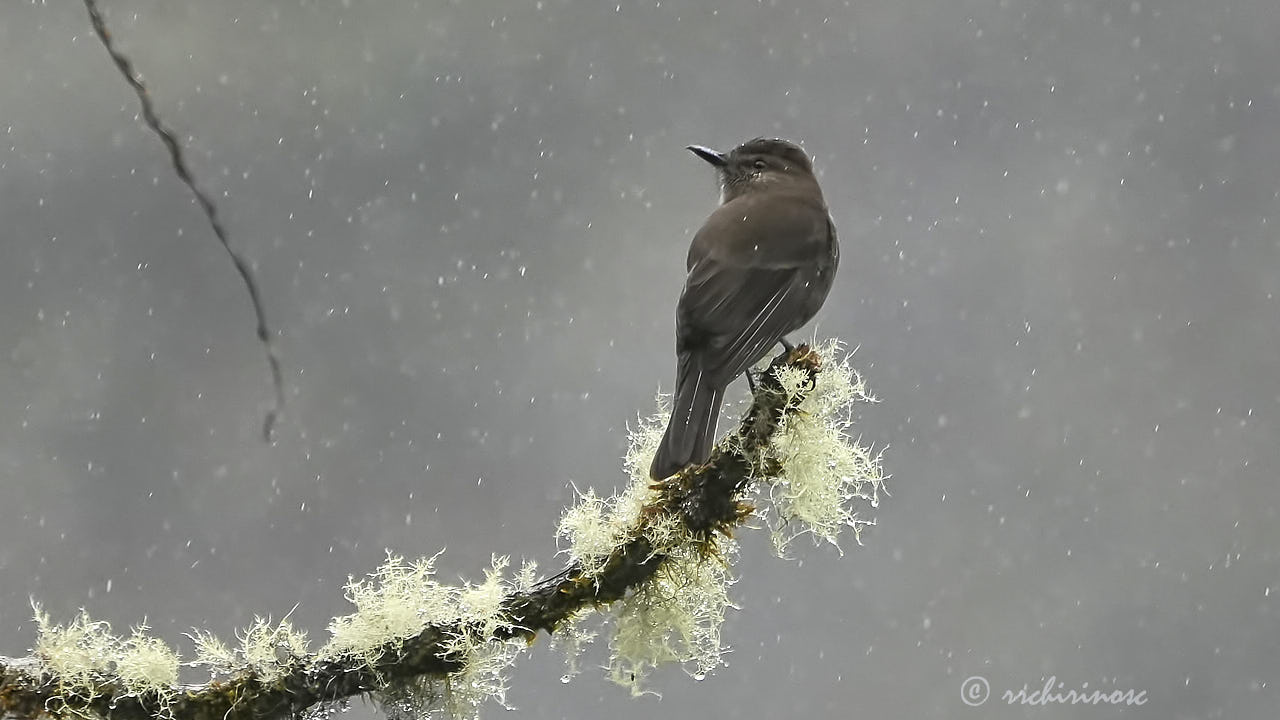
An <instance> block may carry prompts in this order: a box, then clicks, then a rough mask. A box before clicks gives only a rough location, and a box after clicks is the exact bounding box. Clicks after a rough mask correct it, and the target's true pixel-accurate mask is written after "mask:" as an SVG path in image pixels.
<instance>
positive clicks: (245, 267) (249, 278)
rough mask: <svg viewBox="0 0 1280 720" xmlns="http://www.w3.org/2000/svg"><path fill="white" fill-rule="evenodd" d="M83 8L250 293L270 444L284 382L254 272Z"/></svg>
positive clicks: (98, 16)
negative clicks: (271, 396)
mask: <svg viewBox="0 0 1280 720" xmlns="http://www.w3.org/2000/svg"><path fill="white" fill-rule="evenodd" d="M84 6H85V9H86V10H88V11H89V21H90V22H91V23H93V30H94V32H96V33H97V34H98V39H100V40H101V41H102V46H103V47H104V48H106V50H107V54H109V55H110V56H111V59H112V60H113V61H114V62H115V64H116V67H117V68H119V69H120V74H121V75H123V76H124V79H125V81H126V82H128V83H129V86H130V87H132V88H133V91H134V92H135V93H137V95H138V102H139V103H141V105H142V119H143V120H144V121H145V122H146V123H147V127H149V128H151V129H152V130H153V131H155V133H156V135H158V136H160V139H161V140H162V141H163V142H164V145H165V147H166V148H168V149H169V157H170V159H171V160H172V161H173V169H174V171H175V172H177V173H178V177H179V178H180V179H181V180H182V182H184V183H186V185H187V187H188V188H190V190H191V193H192V194H193V195H195V196H196V200H197V201H198V202H199V203H200V207H201V208H202V209H203V210H204V214H205V217H206V218H208V220H209V226H210V227H211V228H213V234H214V235H216V236H217V237H218V241H219V242H221V243H222V249H223V250H226V252H227V255H228V256H230V257H231V263H232V264H233V265H235V267H236V271H237V272H239V273H240V279H241V280H243V281H244V286H245V288H246V289H247V290H248V291H249V301H250V302H251V303H252V304H253V312H254V315H255V316H256V318H257V321H258V340H259V341H260V342H261V343H262V347H263V349H264V350H265V351H266V354H267V365H268V367H269V368H270V370H271V383H272V387H273V388H274V390H275V406H274V407H273V408H272V409H271V410H270V411H269V412H268V413H267V416H266V419H265V420H264V421H263V423H262V437H263V439H264V440H265V441H266V442H271V434H272V430H273V429H274V427H275V424H276V420H277V419H279V416H280V412H281V411H282V409H283V408H284V379H283V377H282V375H281V372H280V359H279V357H277V356H276V351H275V346H274V345H273V343H272V342H271V332H270V331H269V330H268V329H267V316H266V313H265V312H264V311H263V308H262V297H261V295H260V293H259V292H258V283H257V281H256V280H255V279H254V277H253V269H252V268H251V267H250V266H249V263H248V262H247V261H246V260H245V259H244V257H242V256H241V255H240V254H239V253H237V252H236V251H235V250H234V249H232V247H231V243H230V242H229V241H228V240H227V231H226V229H225V228H224V227H223V226H222V221H221V220H219V219H218V208H217V206H216V205H214V204H213V199H212V198H210V197H209V195H208V194H207V193H205V192H204V190H201V189H200V186H198V185H197V184H196V181H195V176H193V175H192V174H191V169H190V168H189V167H188V166H187V160H186V156H185V155H184V154H183V151H182V145H180V144H179V143H178V138H177V135H175V134H174V132H173V130H171V129H170V128H169V127H168V126H166V125H165V124H164V122H163V121H162V120H161V119H160V116H159V115H157V114H156V109H155V105H154V104H152V102H151V96H150V94H149V93H148V92H147V87H146V85H143V83H142V79H141V78H140V77H138V74H137V72H135V71H134V69H133V63H132V62H131V61H130V60H129V58H128V57H127V56H126V55H125V54H124V53H122V52H120V50H119V49H118V48H117V47H116V46H115V43H114V42H113V41H112V39H111V33H110V31H108V30H107V24H106V20H105V19H104V18H103V16H102V12H101V11H100V10H99V9H98V2H97V0H84Z"/></svg>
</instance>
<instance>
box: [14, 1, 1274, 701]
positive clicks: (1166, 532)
mask: <svg viewBox="0 0 1280 720" xmlns="http://www.w3.org/2000/svg"><path fill="white" fill-rule="evenodd" d="M103 9H104V11H105V12H106V14H107V21H108V23H109V26H110V27H111V29H112V30H113V32H114V35H115V38H116V40H117V42H118V43H119V45H120V47H121V49H122V50H123V51H124V52H125V53H127V54H128V55H129V56H130V57H131V58H132V59H133V60H134V62H135V63H136V66H137V68H138V69H139V71H140V72H141V73H142V75H143V77H144V79H145V81H146V83H147V84H148V86H149V88H150V89H151V92H152V95H153V97H154V99H155V102H156V103H157V107H158V110H159V112H160V113H161V115H162V117H163V118H164V119H165V120H166V122H167V123H168V124H169V125H170V126H172V127H173V128H174V129H175V130H176V131H177V132H178V134H179V136H180V137H181V138H183V140H184V142H185V144H186V146H187V150H188V158H189V161H190V163H191V165H192V167H193V170H194V172H195V174H196V176H197V180H198V182H199V183H200V184H201V185H202V186H203V187H204V188H205V189H206V190H208V191H209V192H210V193H212V194H213V195H214V196H215V198H216V200H217V202H218V204H219V209H220V212H221V214H222V218H223V220H224V221H225V223H226V224H227V227H228V230H229V232H230V235H231V241H232V243H233V245H234V246H235V247H236V248H237V249H238V250H239V251H241V252H242V253H243V254H244V255H245V256H246V257H248V258H249V259H250V260H251V261H252V262H253V263H255V265H256V268H257V276H258V280H259V282H260V284H261V288H262V293H263V301H264V303H265V307H266V312H267V318H268V321H269V323H270V325H271V327H272V329H273V330H274V331H275V332H276V345H277V348H278V351H279V353H280V356H281V359H282V362H283V365H284V375H285V381H286V385H287V393H288V405H287V406H286V408H285V414H284V416H283V418H282V421H281V423H280V424H279V426H278V430H277V438H278V442H277V443H276V444H274V445H270V446H268V445H266V444H264V443H263V442H262V441H261V439H260V437H259V431H260V427H261V422H262V417H263V414H264V412H265V411H266V410H267V409H268V408H269V407H270V402H271V388H270V385H269V381H268V374H267V368H266V363H265V359H264V357H263V352H262V348H261V347H260V346H259V345H258V343H257V340H256V338H255V336H254V325H253V323H254V318H253V315H252V309H251V307H250V305H249V302H248V297H247V295H246V292H245V289H244V287H243V286H242V284H241V283H240V280H239V278H238V276H237V275H236V274H235V271H234V268H233V267H232V265H231V263H230V262H229V260H228V258H227V256H226V255H225V253H224V252H223V250H222V248H221V247H220V246H219V245H218V244H217V241H216V239H215V238H214V237H213V235H212V233H211V232H210V231H209V228H208V226H207V224H206V222H205V219H204V217H203V215H202V214H201V213H200V210H199V208H198V206H197V205H196V204H195V203H194V202H193V200H192V198H191V196H190V194H189V192H188V191H187V189H186V188H185V187H184V186H183V185H182V184H181V183H180V182H179V181H178V179H177V178H176V176H175V175H174V173H173V171H172V169H171V167H170V165H169V160H168V157H167V154H166V153H165V150H164V148H163V146H162V144H161V143H160V141H159V140H158V138H156V137H155V136H154V135H153V134H152V133H151V132H150V131H149V130H148V129H147V128H145V127H144V126H143V125H142V124H141V123H140V122H139V119H138V117H137V114H138V104H137V100H136V98H135V97H134V95H133V94H132V92H131V91H130V89H129V87H128V86H127V85H126V84H125V82H124V80H123V79H122V78H121V77H120V75H119V74H118V72H117V70H116V69H115V67H114V66H112V65H111V64H110V60H109V58H108V56H107V55H106V53H105V51H104V50H103V48H102V47H101V46H100V44H99V42H98V40H97V38H96V37H94V36H93V35H92V31H91V29H90V26H89V23H88V19H87V16H86V14H85V11H84V8H83V6H82V5H81V4H80V3H76V2H50V3H43V2H39V3H36V2H9V3H6V4H5V5H4V7H3V9H2V10H0V59H2V60H3V63H4V68H5V69H4V72H3V73H0V135H2V138H0V139H2V141H3V142H2V143H0V654H7V655H23V654H26V652H27V650H28V648H30V647H31V645H32V643H33V641H34V627H33V623H32V622H31V620H30V617H31V609H30V605H29V600H30V598H35V599H37V600H39V601H40V602H41V603H42V604H43V605H44V606H45V607H46V609H47V610H49V611H50V612H51V613H52V615H53V616H54V617H55V618H56V619H59V620H62V621H67V620H70V619H71V618H72V617H73V616H74V614H75V613H76V612H77V610H78V609H79V608H81V607H84V608H86V609H87V610H88V611H89V612H90V613H91V614H92V615H93V616H94V617H96V618H99V619H103V620H108V621H111V622H112V623H113V625H114V626H115V628H116V629H117V631H127V629H128V628H129V627H130V626H131V625H133V624H138V623H141V622H143V621H145V622H147V623H148V624H149V625H150V626H151V627H152V628H153V632H154V633H155V634H156V635H158V636H160V637H163V638H164V639H166V640H167V641H168V642H170V643H171V644H176V645H178V646H179V647H181V648H183V649H184V650H186V651H189V649H190V644H189V642H188V641H187V640H186V638H184V637H183V635H182V633H184V632H187V631H188V630H189V629H190V628H191V627H200V628H207V629H210V630H212V631H214V632H215V633H216V634H218V635H219V636H221V637H223V638H224V639H230V638H232V637H233V636H234V632H235V629H236V628H239V627H243V626H245V625H247V624H249V623H250V622H251V621H252V619H253V617H254V616H255V615H264V616H266V615H270V616H272V617H274V618H279V617H281V616H283V615H285V614H286V613H288V612H290V611H291V610H292V616H291V619H292V620H293V622H294V623H295V624H296V625H297V626H300V627H302V628H306V629H308V630H309V631H310V633H311V636H312V639H313V645H316V644H319V643H320V642H322V641H323V639H324V637H325V625H326V623H327V621H328V619H329V618H331V617H332V616H334V615H338V614H342V613H346V612H348V611H349V610H350V606H349V605H347V603H346V602H345V601H344V599H343V595H342V589H341V588H342V584H343V583H344V582H345V581H346V579H347V577H348V576H349V575H356V576H360V575H363V574H364V573H367V572H369V571H371V570H373V569H374V568H375V567H376V566H377V564H378V563H379V562H381V561H382V560H383V559H384V557H385V552H386V549H391V550H393V551H395V552H397V553H401V554H404V555H407V556H409V557H417V556H419V555H430V554H433V553H435V552H436V551H437V550H439V549H441V548H447V552H446V553H445V554H444V555H443V556H442V557H441V559H440V561H439V568H440V577H441V579H442V580H445V581H456V580H458V579H459V578H469V579H479V578H480V577H481V576H482V571H483V568H484V567H487V565H488V561H489V557H490V555H491V554H492V553H497V554H511V555H512V556H514V558H515V559H517V560H518V559H520V558H533V559H537V560H538V561H539V563H540V564H541V566H542V567H543V568H544V569H545V570H547V571H548V572H550V571H553V570H555V569H558V567H559V563H560V561H561V560H562V558H557V557H555V555H554V553H555V552H556V545H555V541H554V537H553V531H554V527H555V524H556V522H557V521H558V519H559V516H560V513H561V512H562V510H563V508H565V507H566V506H567V505H568V504H569V503H571V502H572V501H573V498H574V497H575V492H574V490H573V485H576V486H577V487H578V488H582V489H585V488H586V487H593V488H595V489H596V490H597V491H600V492H604V493H606V494H607V493H609V492H611V491H612V490H613V489H614V487H615V486H619V485H621V484H622V483H623V481H624V476H623V474H622V471H621V461H620V458H621V456H622V454H623V452H624V450H625V447H626V433H627V427H628V424H631V425H634V423H635V421H636V419H637V417H638V416H640V415H648V414H650V413H651V412H653V410H654V408H655V394H656V393H657V392H658V391H659V390H662V391H668V392H669V391H670V390H671V383H672V380H673V378H674V358H673V348H672V346H673V312H674V305H675V301H676V297H677V295H678V293H679V290H680V287H681V284H682V282H683V271H684V255H685V252H686V250H687V247H688V242H689V240H690V237H691V232H692V231H693V230H694V229H696V228H697V227H698V225H700V224H701V222H702V220H703V218H704V217H705V216H706V215H707V213H709V212H710V211H711V209H712V208H713V207H714V204H715V202H716V189H715V186H714V178H713V174H712V172H711V170H710V168H708V167H707V166H706V165H705V164H704V163H702V162H700V161H699V160H698V159H697V158H695V157H693V156H692V155H690V154H689V153H688V152H686V151H685V150H684V149H683V148H684V146H685V145H687V144H689V143H702V144H707V145H713V146H716V147H719V148H722V149H727V148H729V147H731V146H733V145H735V144H737V143H738V142H741V141H742V140H745V139H747V138H749V137H753V136H757V135H770V136H773V135H778V136H783V137H787V138H791V139H795V140H798V141H802V142H803V143H804V145H805V147H806V149H807V150H808V151H809V152H810V153H812V154H813V155H814V156H815V160H816V165H817V167H818V169H819V172H820V173H821V176H820V177H821V181H822V183H823V187H824V189H825V192H826V195H827V199H828V202H829V204H830V205H831V209H832V214H833V217H834V218H835V222H836V226H837V228H838V229H839V232H840V239H841V243H842V266H841V269H840V274H839V275H838V277H837V279H836V286H835V288H834V290H833V292H832V294H831V296H830V298H829V299H828V301H827V304H826V307H825V308H824V310H823V311H822V312H821V313H820V314H819V316H818V319H817V321H816V327H817V330H816V332H817V335H818V336H819V337H830V336H835V337H839V338H841V339H843V340H844V341H845V342H847V343H849V344H850V346H860V347H859V349H858V351H857V354H856V356H855V358H856V359H855V364H856V365H857V366H858V367H859V368H860V369H861V370H862V371H863V372H864V373H865V374H866V377H867V380H868V382H869V384H870V386H871V388H872V389H873V391H874V392H875V393H876V394H877V395H878V396H879V397H880V399H881V400H882V402H880V403H879V404H876V405H872V406H867V407H865V408H863V411H862V414H861V420H860V424H859V425H858V427H857V431H858V432H860V433H861V434H862V437H863V440H864V441H866V442H870V443H873V444H875V445H876V446H877V447H880V446H886V445H887V446H888V451H887V453H886V455H885V463H886V465H885V467H886V471H887V472H889V473H892V476H893V477H892V478H891V479H890V480H889V481H888V488H889V491H890V492H891V493H892V497H890V498H887V499H885V501H884V502H882V503H881V504H880V507H879V509H878V511H877V515H876V518H877V520H878V523H879V524H878V526H877V527H874V528H871V529H870V530H869V531H868V532H866V533H865V534H864V541H865V547H857V546H856V545H855V544H854V543H853V541H852V537H851V536H850V537H849V538H847V539H846V541H845V543H844V544H843V549H844V551H845V552H844V555H843V557H842V556H840V555H839V554H838V553H837V552H836V551H835V550H834V549H832V548H830V547H821V548H811V547H809V546H808V544H807V543H802V544H800V545H798V546H797V549H796V551H795V553H794V555H795V557H794V558H793V559H790V560H779V559H777V558H775V557H773V556H772V554H771V552H770V548H769V544H768V538H767V533H764V532H758V531H757V532H752V531H745V532H744V533H743V534H742V535H741V539H742V540H743V545H744V546H743V552H742V555H741V557H740V560H739V563H738V564H737V566H736V569H737V571H738V573H739V578H740V579H739V582H738V583H737V584H736V585H735V586H734V588H733V597H734V598H735V600H736V601H737V602H738V604H739V605H741V607H742V609H741V611H739V612H736V613H732V614H731V615H730V617H729V618H728V621H727V623H726V626H725V628H724V640H725V641H726V643H727V644H729V645H730V646H732V648H733V652H732V653H731V654H730V655H729V656H728V663H729V664H728V666H727V667H722V668H720V669H718V670H717V671H716V672H715V673H714V674H713V675H711V676H709V677H708V678H707V679H706V680H704V681H701V682H695V681H694V680H692V679H690V678H689V677H688V676H687V675H685V674H684V673H683V672H682V671H680V670H679V669H675V668H669V669H667V670H665V671H663V672H659V673H658V674H657V676H656V678H655V686H654V689H656V690H658V691H659V692H661V693H662V695H663V697H662V699H661V700H659V699H657V698H655V697H645V698H642V699H638V700H633V699H631V698H630V697H629V696H628V694H627V691H626V690H625V689H622V688H618V687H616V686H614V685H613V684H611V683H610V682H609V681H608V680H607V679H606V678H605V677H604V673H603V672H602V671H599V670H597V669H595V667H594V665H595V664H598V663H600V662H602V661H603V659H604V655H603V650H602V649H601V648H599V647H597V648H596V649H595V650H593V651H591V653H589V654H588V656H587V657H586V659H585V664H586V666H587V668H586V671H585V672H584V673H583V674H582V675H581V676H579V677H578V678H576V679H575V680H574V681H573V682H572V683H569V684H561V683H560V682H559V678H560V675H561V674H562V673H563V672H564V666H563V663H562V661H561V658H560V656H559V655H558V653H556V652H551V651H548V650H547V649H546V645H547V643H546V642H545V639H543V640H540V641H539V643H538V645H537V646H536V647H535V648H534V650H533V652H532V653H531V655H528V656H526V657H524V658H523V659H522V660H521V661H520V662H519V663H518V665H517V666H516V668H515V670H514V672H513V673H512V675H511V678H512V688H511V691H510V693H509V694H508V702H509V703H510V704H511V705H513V706H515V707H516V708H518V711H517V712H516V713H514V714H512V715H511V717H520V718H583V717H598V716H601V715H604V714H607V715H608V716H610V717H613V718H618V719H619V720H623V719H628V718H649V717H653V716H655V715H657V714H664V715H670V716H673V717H694V716H701V715H705V714H707V713H714V714H715V715H716V716H721V717H727V718H761V717H772V716H792V715H794V716H796V717H812V718H852V717H874V716H879V717H904V718H905V717H920V718H924V717H960V718H963V717H1011V718H1012V717H1029V718H1068V717H1070V718H1080V717H1089V718H1093V717H1097V718H1109V717H1118V716H1121V715H1123V716H1124V717H1141V718H1147V717H1149V718H1162V719H1164V718H1217V717H1222V718H1262V717H1274V712H1275V708H1276V707H1277V705H1278V704H1280V692H1278V691H1277V689H1276V683H1277V682H1280V525H1278V524H1277V517H1276V516H1277V511H1278V509H1280V490H1278V489H1277V484H1276V483H1277V478H1276V469H1277V467H1278V466H1280V465H1278V463H1280V443H1277V442H1276V438H1277V434H1278V433H1280V426H1278V422H1277V418H1278V415H1280V377H1278V373H1277V356H1278V355H1280V328H1278V327H1277V317H1278V315H1277V313H1278V310H1280V298H1278V297H1277V294H1280V245H1278V244H1277V240H1276V228H1275V226H1276V224H1277V223H1278V222H1280V199H1278V194H1280V73H1277V68H1280V44H1277V43H1276V42H1275V38H1276V37H1277V36H1280V7H1278V6H1276V5H1275V4H1274V3H1273V2H1269V1H1264V0H1256V1H1255V0H1231V1H1227V2H1217V3H1215V2H1193V1H1191V0H1169V1H1165V2H1153V1H1150V0H1146V1H1141V2H1140V1H1137V0H1135V1H1133V2H1128V1H1126V0H1121V1H1110V2H1108V1H1084V2H1080V1H1067V2H1052V3H1043V2H1032V1H1029V0H959V1H952V0H931V1H925V0H864V1H860V2H827V1H825V0H823V1H820V2H809V3H790V2H781V1H779V2H767V1H766V2H743V3H712V4H694V3H680V2H668V1H662V2H657V1H655V0H648V1H646V2H631V1H629V0H628V1H624V2H621V3H615V2H607V3H592V2H585V1H583V0H577V1H571V0H528V1H525V0H521V1H520V2H488V1H480V0H473V1H469V2H444V1H443V0H441V1H436V2H408V1H404V2H399V1H397V2H391V1H384V2H372V1H361V0H350V1H346V2H342V3H336V2H335V3H330V2H306V1H301V2H258V1H250V0H226V1H224V2H218V3H210V2H204V3H201V2H176V1H175V0H130V1H126V0H103ZM813 332H814V331H813V330H812V329H811V328H806V330H805V331H803V336H804V337H811V336H812V333H813ZM739 385H741V384H739ZM739 385H735V386H734V388H733V389H732V391H731V397H733V398H734V399H737V400H740V399H742V398H744V397H745V394H746V390H745V388H744V387H740V386H739ZM736 410H737V407H736V406H732V405H731V406H730V407H728V408H727V411H728V412H730V413H732V412H735V411H736ZM725 427H727V424H726V425H725ZM973 675H981V676H983V677H985V678H987V680H988V681H989V683H990V686H991V689H992V697H991V699H990V700H988V702H987V703H986V704H985V705H984V706H982V707H981V708H979V709H974V708H971V707H968V706H966V705H965V704H964V703H963V702H962V699H961V695H960V686H961V683H962V681H963V680H964V679H966V678H968V677H970V676H973ZM1049 676H1056V677H1057V678H1058V680H1059V681H1062V682H1064V683H1065V684H1066V688H1068V689H1070V688H1079V687H1081V686H1082V685H1083V684H1085V683H1088V687H1089V688H1099V687H1101V688H1104V689H1116V688H1118V689H1129V688H1133V689H1136V690H1140V691H1146V693H1147V696H1148V698H1149V702H1148V704H1147V705H1146V706H1144V707H1140V708H1130V709H1128V710H1126V711H1124V712H1120V711H1118V710H1116V709H1111V708H1105V707H1080V706H1077V707H1054V706H1049V707H1022V706H1014V707H1009V706H1007V705H1006V704H1004V703H1003V702H1002V701H1000V699H999V697H998V696H999V694H1000V693H1001V692H1002V691H1003V690H1006V689H1012V690H1015V691H1016V690H1017V689H1020V688H1021V687H1022V686H1023V685H1024V684H1028V685H1029V686H1030V687H1031V688H1032V689H1034V688H1036V687H1038V686H1040V685H1043V681H1044V679H1045V678H1047V677H1049ZM356 707H357V708H364V707H367V706H365V705H362V704H360V703H357V704H356ZM486 711H487V712H486V714H487V716H489V717H498V716H501V715H502V714H503V712H504V711H503V710H502V709H501V708H500V707H498V706H496V705H495V706H489V707H488V708H486ZM361 714H362V715H363V716H368V715H370V714H371V711H368V710H361Z"/></svg>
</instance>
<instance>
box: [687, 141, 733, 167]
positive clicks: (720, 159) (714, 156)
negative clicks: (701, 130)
mask: <svg viewBox="0 0 1280 720" xmlns="http://www.w3.org/2000/svg"><path fill="white" fill-rule="evenodd" d="M687 149H688V150H689V151H690V152H692V153H693V154H694V155H697V156H698V157H700V158H702V159H703V160H706V161H707V162H709V163H711V164H712V165H715V166H716V167H718V168H722V167H724V166H725V165H728V164H729V159H728V158H726V157H725V156H724V154H723V153H718V152H716V151H715V150H712V149H711V148H709V147H703V146H701V145H690V146H689V147H688V148H687Z"/></svg>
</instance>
